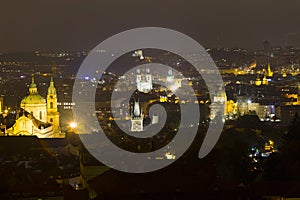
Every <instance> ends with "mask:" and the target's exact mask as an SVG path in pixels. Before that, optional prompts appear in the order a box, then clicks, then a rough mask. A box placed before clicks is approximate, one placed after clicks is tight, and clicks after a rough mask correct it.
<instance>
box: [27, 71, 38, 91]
mask: <svg viewBox="0 0 300 200" xmlns="http://www.w3.org/2000/svg"><path fill="white" fill-rule="evenodd" d="M37 93H38V91H37V87H36V84H35V83H34V75H32V76H31V84H30V86H29V94H37Z"/></svg>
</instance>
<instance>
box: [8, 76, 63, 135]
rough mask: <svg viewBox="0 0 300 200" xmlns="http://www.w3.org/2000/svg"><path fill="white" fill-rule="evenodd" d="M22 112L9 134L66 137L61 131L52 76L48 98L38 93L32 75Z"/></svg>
mask: <svg viewBox="0 0 300 200" xmlns="http://www.w3.org/2000/svg"><path fill="white" fill-rule="evenodd" d="M20 108H21V110H22V111H21V112H20V113H19V116H18V117H17V119H16V122H15V124H14V125H13V126H12V127H11V128H9V129H8V130H7V134H8V135H25V136H26V135H30V136H33V135H35V136H37V137H39V138H56V137H64V135H63V134H62V133H61V132H60V126H59V121H60V119H59V112H58V109H57V95H56V88H55V87H54V82H53V79H52V78H51V81H50V86H49V88H48V93H47V100H46V99H45V98H44V97H42V96H40V95H39V94H38V90H37V86H36V84H35V82H34V77H32V81H31V84H30V86H29V95H28V96H26V97H24V98H23V100H22V101H21V104H20Z"/></svg>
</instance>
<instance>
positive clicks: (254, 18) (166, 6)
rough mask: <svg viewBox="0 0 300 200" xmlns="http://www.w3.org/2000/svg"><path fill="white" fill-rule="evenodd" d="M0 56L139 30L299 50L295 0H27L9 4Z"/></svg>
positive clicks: (0, 20)
mask: <svg viewBox="0 0 300 200" xmlns="http://www.w3.org/2000/svg"><path fill="white" fill-rule="evenodd" d="M1 7H2V8H3V9H2V12H1V13H0V27H1V32H0V44H1V45H0V52H3V53H4V52H32V51H36V50H39V51H53V52H57V51H79V50H84V49H86V50H88V49H93V48H94V47H95V46H96V45H97V44H98V43H100V42H101V41H103V40H105V39H106V38H108V37H110V36H112V35H114V34H117V33H119V32H121V31H125V30H128V29H132V28H137V27H145V26H156V27H165V28H170V29H174V30H177V31H180V32H182V33H184V34H187V35H189V36H190V37H192V38H194V39H195V40H197V41H198V42H199V43H200V44H201V45H202V46H204V47H205V48H211V47H228V48H232V47H240V48H246V49H262V48H263V45H262V43H263V41H265V40H268V41H270V43H271V45H272V46H282V47H285V46H290V45H291V46H295V47H297V46H298V47H299V46H300V27H299V24H300V12H298V8H299V7H300V2H299V1H295V0H289V1H280V0H275V1H274V0H265V1H259V0H253V1H247V2H245V1H243V2H241V1H238V0H227V1H222V0H213V1H209V2H199V1H197V0H190V1H178V0H173V1H171V0H165V1H163V2H162V1H155V0H153V1H149V0H145V1H138V0H130V1H117V0H109V1H108V0H101V1H95V0H88V1H81V0H73V1H67V0H52V1H49V0H44V1H38V0H27V1H21V2H19V1H15V0H13V1H8V0H6V1H4V2H2V3H1Z"/></svg>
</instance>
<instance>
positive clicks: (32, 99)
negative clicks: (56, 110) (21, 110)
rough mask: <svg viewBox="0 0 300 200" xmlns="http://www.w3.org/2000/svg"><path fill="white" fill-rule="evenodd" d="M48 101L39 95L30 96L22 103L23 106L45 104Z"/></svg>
mask: <svg viewBox="0 0 300 200" xmlns="http://www.w3.org/2000/svg"><path fill="white" fill-rule="evenodd" d="M45 103H46V100H45V99H44V98H43V97H42V96H41V95H39V94H30V95H28V96H26V97H24V99H23V100H22V101H21V105H22V104H45Z"/></svg>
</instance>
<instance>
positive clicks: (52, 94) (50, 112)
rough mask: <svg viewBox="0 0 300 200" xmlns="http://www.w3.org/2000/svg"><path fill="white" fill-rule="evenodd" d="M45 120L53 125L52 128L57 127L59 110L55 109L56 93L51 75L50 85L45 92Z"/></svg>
mask: <svg viewBox="0 0 300 200" xmlns="http://www.w3.org/2000/svg"><path fill="white" fill-rule="evenodd" d="M47 122H49V123H50V124H52V125H53V127H54V130H55V131H57V130H58V129H59V112H58V110H57V95H56V88H55V87H54V82H53V78H52V77H51V81H50V86H49V88H48V93H47Z"/></svg>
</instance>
